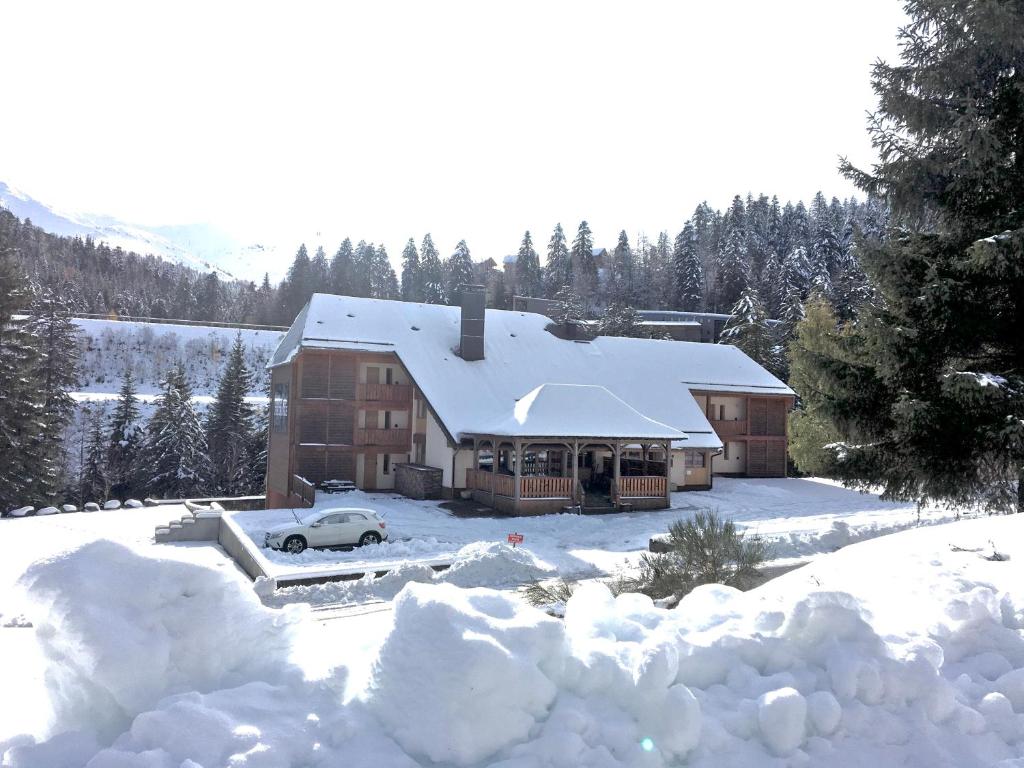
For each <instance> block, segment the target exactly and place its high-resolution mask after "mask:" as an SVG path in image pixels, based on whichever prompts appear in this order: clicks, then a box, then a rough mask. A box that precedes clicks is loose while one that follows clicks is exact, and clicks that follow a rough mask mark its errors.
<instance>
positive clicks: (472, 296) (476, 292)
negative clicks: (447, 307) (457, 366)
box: [459, 285, 487, 360]
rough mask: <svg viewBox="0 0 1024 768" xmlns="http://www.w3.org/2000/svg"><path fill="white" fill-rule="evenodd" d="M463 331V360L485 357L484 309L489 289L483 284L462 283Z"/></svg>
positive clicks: (460, 288)
mask: <svg viewBox="0 0 1024 768" xmlns="http://www.w3.org/2000/svg"><path fill="white" fill-rule="evenodd" d="M459 292H460V294H461V307H462V331H461V334H460V335H459V355H460V356H461V357H462V359H463V360H483V359H484V310H485V308H486V306H487V289H486V288H484V286H482V285H460V286H459Z"/></svg>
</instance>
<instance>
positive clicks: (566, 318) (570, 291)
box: [552, 285, 586, 328]
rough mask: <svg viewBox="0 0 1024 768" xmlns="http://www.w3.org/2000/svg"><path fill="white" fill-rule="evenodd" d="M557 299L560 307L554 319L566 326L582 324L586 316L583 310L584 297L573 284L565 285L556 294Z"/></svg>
mask: <svg viewBox="0 0 1024 768" xmlns="http://www.w3.org/2000/svg"><path fill="white" fill-rule="evenodd" d="M555 301H557V302H558V309H557V310H556V311H555V316H554V317H553V318H552V319H553V320H554V321H555V322H556V323H558V324H559V325H562V326H564V327H566V328H569V327H577V326H580V325H582V323H583V320H584V318H585V316H586V315H585V314H584V310H583V299H581V298H580V296H579V294H578V293H576V291H575V289H574V288H573V287H572V286H571V285H565V286H563V287H562V289H561V290H560V291H559V292H558V293H556V294H555Z"/></svg>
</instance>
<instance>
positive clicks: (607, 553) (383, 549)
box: [233, 478, 956, 602]
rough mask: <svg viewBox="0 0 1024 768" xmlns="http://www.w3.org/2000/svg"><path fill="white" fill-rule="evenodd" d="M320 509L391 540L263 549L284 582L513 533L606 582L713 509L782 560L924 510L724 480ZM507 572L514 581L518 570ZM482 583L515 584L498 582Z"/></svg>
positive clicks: (574, 574)
mask: <svg viewBox="0 0 1024 768" xmlns="http://www.w3.org/2000/svg"><path fill="white" fill-rule="evenodd" d="M317 506H318V507H319V508H323V509H326V508H329V507H333V506H352V507H370V508H372V509H375V510H377V511H378V512H379V513H380V514H381V515H383V517H384V519H385V521H386V522H387V525H388V530H389V532H390V538H389V541H387V542H384V543H382V544H379V545H376V546H369V547H362V548H356V549H354V550H352V551H348V552H345V551H334V550H307V551H305V552H303V553H302V554H300V555H292V554H288V553H285V552H278V551H274V550H269V549H262V550H260V554H262V556H263V557H265V558H266V560H267V571H268V575H270V576H273V577H277V578H283V577H286V576H298V575H303V574H304V575H307V576H311V575H316V574H319V573H335V572H350V573H359V572H364V571H370V570H382V569H384V568H393V567H395V566H396V565H398V564H400V563H402V562H411V563H427V562H430V563H439V562H446V563H447V562H453V563H459V562H462V561H463V560H466V559H467V558H469V557H472V556H475V555H477V554H478V553H477V552H475V551H474V550H469V551H467V552H462V553H461V554H460V550H462V549H463V548H464V547H467V546H470V547H471V546H473V545H474V544H475V543H477V542H503V541H505V540H506V537H507V535H508V534H509V533H512V532H517V533H520V534H523V536H524V537H525V542H524V544H523V546H524V547H525V548H526V549H527V550H529V551H530V552H531V553H532V554H533V556H534V557H535V559H536V561H537V562H536V566H537V567H540V568H541V569H545V570H548V571H549V572H551V573H556V572H557V573H558V574H560V575H562V576H566V577H570V578H580V577H590V576H597V575H602V574H609V573H613V572H614V571H615V570H616V569H617V568H619V567H622V566H623V565H625V564H628V563H633V562H635V561H636V559H637V557H638V555H639V553H640V552H641V551H645V550H646V549H647V546H648V543H649V540H650V539H651V537H652V536H657V535H659V534H664V533H665V532H666V531H667V530H668V527H669V525H670V524H671V523H672V522H674V521H676V520H679V519H682V518H686V517H688V516H692V515H693V513H694V512H695V511H697V510H699V509H702V508H706V507H711V508H714V509H717V510H718V511H719V513H720V514H721V515H723V516H724V517H729V518H732V519H733V520H735V521H736V522H737V523H739V524H740V526H741V527H742V528H743V529H744V530H745V531H747V532H748V533H749V534H751V535H754V534H756V535H760V536H763V537H764V538H765V539H767V540H768V541H769V542H770V544H771V547H772V558H773V559H777V560H780V561H783V562H785V561H787V560H793V559H795V558H806V557H808V556H813V555H817V554H820V553H823V552H831V551H832V550H834V549H837V548H838V547H841V546H845V545H846V544H850V543H852V542H855V541H861V540H864V539H869V538H873V537H875V536H878V535H881V534H883V533H891V532H893V531H896V530H901V529H903V528H906V527H909V526H911V525H915V524H916V523H917V509H916V507H915V506H914V505H912V504H898V503H892V502H884V501H881V500H880V499H879V498H878V497H877V496H875V495H872V494H866V493H858V492H856V491H851V490H848V489H846V488H843V487H841V486H839V485H836V484H835V483H832V482H828V481H823V480H815V479H811V480H805V479H795V478H781V479H766V480H753V479H734V478H715V487H714V490H712V491H710V492H707V493H703V492H690V493H675V494H673V495H672V508H671V509H667V510H659V511H654V512H630V513H625V514H616V515H600V516H580V515H543V516H537V517H516V518H507V517H496V518H492V517H478V518H457V517H455V516H453V515H452V514H451V513H450V512H448V511H447V510H445V509H443V508H442V507H441V506H440V504H439V503H437V502H430V501H413V500H410V499H406V498H404V497H401V496H398V495H393V494H379V493H373V494H368V493H363V492H360V491H353V492H350V493H347V494H344V495H340V494H339V495H333V496H329V495H323V494H321V495H320V496H319V497H318V499H317ZM955 516H956V512H955V511H954V510H948V509H933V508H929V509H925V510H924V511H923V512H922V514H921V522H922V523H923V524H925V525H929V524H934V523H941V522H948V521H950V520H952V519H953V518H954V517H955ZM233 518H234V520H235V521H237V522H238V523H239V525H240V526H241V527H242V528H243V530H245V531H246V532H247V533H248V534H249V536H250V538H251V539H252V541H253V543H254V545H256V546H257V547H258V546H259V545H261V544H262V542H263V534H264V532H265V531H266V530H267V529H268V528H269V527H270V526H272V525H274V524H276V523H285V522H288V523H290V522H293V521H294V518H293V517H292V512H291V511H290V510H258V511H252V512H236V513H234V514H233ZM506 565H507V564H506ZM412 573H415V572H412ZM503 575H504V576H505V577H506V578H512V576H511V571H510V570H509V568H506V569H505V570H504V571H503ZM439 578H440V577H439ZM532 578H536V570H535V569H534V568H529V569H526V571H525V572H524V576H523V578H522V579H521V580H520V581H521V582H522V581H528V580H530V579H532ZM477 585H478V586H479V585H484V586H506V584H505V583H501V584H494V583H490V582H479V583H478V584H477ZM365 586H366V585H359V586H355V587H352V592H353V599H354V600H357V601H358V600H363V599H367V597H368V596H372V594H373V591H372V590H369V591H368V590H367V589H365ZM347 589H348V587H346V586H345V585H340V586H339V585H332V586H330V587H323V588H313V589H305V590H302V592H301V596H302V599H304V600H315V599H316V595H317V594H320V595H322V599H324V600H329V601H331V602H336V601H344V600H345V599H346V594H347ZM382 589H383V590H384V593H385V594H388V593H391V591H392V587H391V586H387V585H382Z"/></svg>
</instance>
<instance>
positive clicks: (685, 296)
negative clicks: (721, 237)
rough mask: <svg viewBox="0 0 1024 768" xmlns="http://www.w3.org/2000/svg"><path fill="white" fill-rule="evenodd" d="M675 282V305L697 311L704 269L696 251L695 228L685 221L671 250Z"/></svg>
mask: <svg viewBox="0 0 1024 768" xmlns="http://www.w3.org/2000/svg"><path fill="white" fill-rule="evenodd" d="M672 261H673V265H674V267H675V269H674V274H673V277H674V282H675V292H676V295H675V307H676V308H677V309H681V310H683V311H684V312H698V311H700V308H701V306H702V304H703V300H704V270H703V268H702V266H701V263H700V255H699V254H698V252H697V230H696V229H695V228H694V226H693V224H692V223H691V222H689V221H688V222H686V225H685V226H684V227H683V231H682V232H680V233H679V234H678V235H676V242H675V249H674V250H673V252H672Z"/></svg>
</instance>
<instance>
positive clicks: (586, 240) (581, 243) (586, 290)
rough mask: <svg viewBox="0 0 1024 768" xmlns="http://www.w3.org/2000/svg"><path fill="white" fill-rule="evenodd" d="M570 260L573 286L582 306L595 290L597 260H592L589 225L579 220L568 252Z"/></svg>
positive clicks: (591, 241) (592, 242)
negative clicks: (580, 298)
mask: <svg viewBox="0 0 1024 768" xmlns="http://www.w3.org/2000/svg"><path fill="white" fill-rule="evenodd" d="M569 255H570V258H571V260H572V277H573V287H574V288H575V289H576V293H577V294H579V295H580V296H581V297H582V298H583V302H584V306H586V303H587V301H588V299H592V298H593V296H594V292H595V291H596V290H597V262H596V261H595V260H594V236H593V234H591V232H590V225H589V224H587V222H586V221H585V220H584V221H581V222H580V226H579V229H577V230H576V237H574V238H573V241H572V248H571V250H570V252H569Z"/></svg>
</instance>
